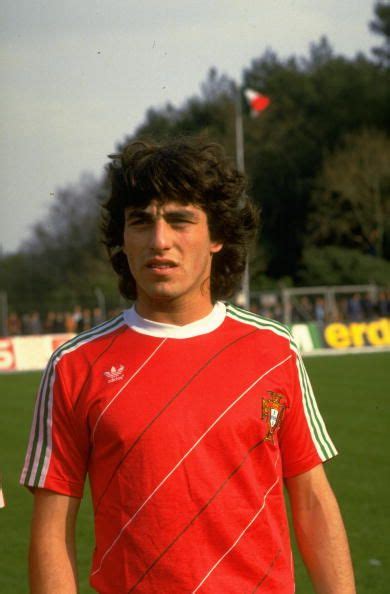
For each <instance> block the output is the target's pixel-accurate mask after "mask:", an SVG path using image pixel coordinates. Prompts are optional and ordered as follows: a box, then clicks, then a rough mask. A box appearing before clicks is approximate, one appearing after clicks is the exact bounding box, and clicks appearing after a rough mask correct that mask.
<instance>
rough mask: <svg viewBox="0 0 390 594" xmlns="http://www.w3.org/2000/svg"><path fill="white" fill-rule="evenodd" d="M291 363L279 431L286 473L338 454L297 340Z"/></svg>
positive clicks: (314, 464) (301, 469) (295, 473)
mask: <svg viewBox="0 0 390 594" xmlns="http://www.w3.org/2000/svg"><path fill="white" fill-rule="evenodd" d="M289 364H290V369H289V373H290V378H289V386H290V394H289V403H288V409H287V411H286V415H285V419H284V422H283V423H282V426H281V429H280V433H279V444H280V448H281V454H282V463H283V475H284V476H285V477H290V476H295V475H297V474H301V473H302V472H306V471H308V470H310V469H311V468H313V467H314V466H316V465H318V464H321V463H322V462H325V461H326V460H329V459H330V458H333V457H334V456H335V455H337V450H336V448H335V446H334V444H333V442H332V440H331V438H330V436H329V433H328V431H327V429H326V426H325V423H324V420H323V418H322V416H321V413H320V411H319V409H318V406H317V402H316V399H315V396H314V393H313V389H312V386H311V383H310V380H309V377H308V375H307V372H306V369H305V366H304V363H303V361H302V358H301V355H300V354H299V352H298V351H297V349H296V347H295V345H294V344H293V345H292V357H291V359H290V362H289Z"/></svg>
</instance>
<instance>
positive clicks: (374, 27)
mask: <svg viewBox="0 0 390 594" xmlns="http://www.w3.org/2000/svg"><path fill="white" fill-rule="evenodd" d="M374 13H375V18H374V20H373V21H371V22H370V29H371V31H372V32H373V33H376V34H377V35H382V36H383V37H384V40H383V45H382V46H380V47H374V48H373V49H372V52H373V54H374V55H375V56H376V57H377V58H378V60H379V63H380V64H382V65H383V66H384V67H385V68H388V67H389V66H390V2H388V1H386V0H385V1H382V2H376V3H375V6H374Z"/></svg>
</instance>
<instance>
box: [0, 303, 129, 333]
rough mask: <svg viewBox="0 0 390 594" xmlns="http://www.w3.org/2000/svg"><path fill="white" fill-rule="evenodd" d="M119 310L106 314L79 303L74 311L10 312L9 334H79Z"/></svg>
mask: <svg viewBox="0 0 390 594" xmlns="http://www.w3.org/2000/svg"><path fill="white" fill-rule="evenodd" d="M117 313H119V310H118V311H116V310H112V311H109V312H108V313H107V316H104V314H103V311H102V310H101V308H100V307H95V308H93V309H89V308H82V307H81V306H79V305H77V306H76V307H75V308H74V309H73V311H57V312H55V311H48V312H47V314H46V315H44V316H42V315H41V314H40V313H39V312H38V311H33V312H30V313H24V314H22V315H18V314H16V313H10V314H9V316H8V335H9V336H18V335H26V334H27V335H28V334H30V335H32V334H62V333H70V334H78V333H80V332H83V331H84V330H89V329H90V328H93V327H94V326H97V325H98V324H101V323H102V322H104V321H105V320H106V319H110V318H112V317H114V316H115V315H116V314H117Z"/></svg>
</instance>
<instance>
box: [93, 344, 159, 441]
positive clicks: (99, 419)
mask: <svg viewBox="0 0 390 594" xmlns="http://www.w3.org/2000/svg"><path fill="white" fill-rule="evenodd" d="M167 340H168V339H167V338H164V340H162V341H161V342H160V343H159V344H158V345H157V347H156V348H155V349H154V351H153V352H152V353H151V354H150V355H149V357H147V359H145V361H144V362H143V363H142V365H140V366H139V367H138V369H136V371H135V372H134V373H133V375H132V376H131V377H129V379H128V380H127V382H125V383H124V384H123V386H121V388H120V389H119V390H118V392H117V393H116V394H115V396H113V398H111V400H110V402H109V403H108V404H107V405H106V406H105V408H104V409H103V410H102V412H101V413H100V415H99V416H98V418H97V421H96V423H95V427H94V428H93V431H92V438H91V439H92V442H93V441H94V439H95V433H96V429H97V426H98V424H99V423H100V421H101V418H102V416H103V415H104V414H105V413H106V412H107V410H108V409H109V408H110V406H111V405H112V404H113V403H114V402H115V400H116V399H117V398H118V396H119V394H121V392H123V390H124V389H125V388H127V386H128V385H129V383H130V382H131V381H132V380H133V379H134V378H135V376H136V375H138V374H139V372H140V371H141V370H142V369H143V368H144V367H145V365H146V364H147V363H149V361H150V359H151V358H152V357H153V356H154V355H155V354H156V353H157V351H158V350H159V349H160V348H161V347H162V345H163V344H164V342H166V341H167Z"/></svg>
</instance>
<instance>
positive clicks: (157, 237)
mask: <svg viewBox="0 0 390 594" xmlns="http://www.w3.org/2000/svg"><path fill="white" fill-rule="evenodd" d="M171 243H172V234H171V229H170V227H169V225H168V224H167V222H166V221H164V219H163V218H158V219H157V220H156V221H155V224H154V226H153V230H152V234H151V247H152V248H153V249H154V250H167V249H169V248H170V246H171Z"/></svg>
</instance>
